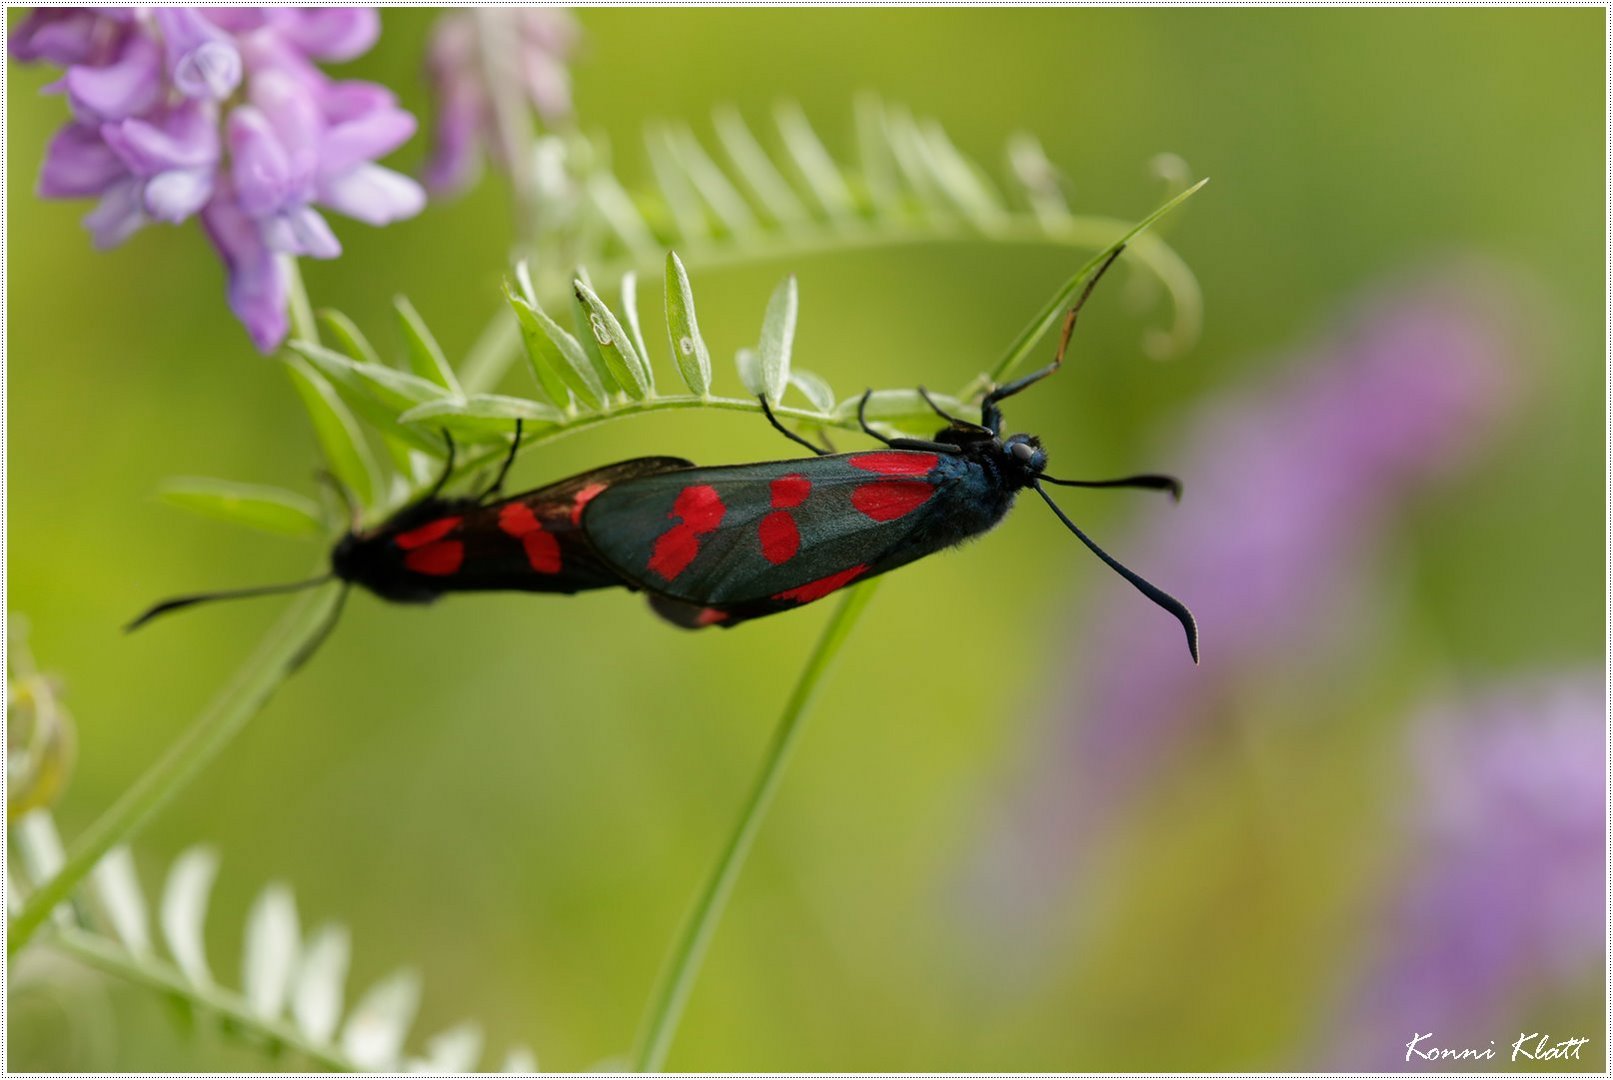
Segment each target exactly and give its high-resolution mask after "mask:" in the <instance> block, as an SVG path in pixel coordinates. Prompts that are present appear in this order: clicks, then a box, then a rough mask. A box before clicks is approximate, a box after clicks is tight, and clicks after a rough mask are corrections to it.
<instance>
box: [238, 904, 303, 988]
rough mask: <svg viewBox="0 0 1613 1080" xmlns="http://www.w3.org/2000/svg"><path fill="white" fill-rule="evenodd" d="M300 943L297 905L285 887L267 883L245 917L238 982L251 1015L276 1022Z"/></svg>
mask: <svg viewBox="0 0 1613 1080" xmlns="http://www.w3.org/2000/svg"><path fill="white" fill-rule="evenodd" d="M301 943H302V931H301V929H300V928H299V926H298V922H297V902H296V900H295V899H294V898H293V897H292V895H291V890H290V889H289V888H287V887H286V886H285V885H282V884H280V883H278V882H276V883H271V884H270V885H268V886H267V887H266V888H265V889H264V890H263V892H261V893H259V894H258V898H257V900H256V901H254V902H253V904H252V909H251V910H250V911H249V912H248V913H247V917H246V943H245V951H244V953H243V956H242V959H241V982H242V985H243V988H244V989H245V991H246V1000H247V1004H248V1005H250V1006H251V1008H252V1012H253V1014H254V1015H256V1016H259V1017H262V1018H263V1019H265V1020H278V1019H280V1015H281V1013H282V1012H284V1011H285V1007H286V995H287V994H288V993H289V991H290V990H291V979H292V975H293V973H294V972H295V971H296V969H297V959H298V957H297V952H298V948H299V946H300V945H301Z"/></svg>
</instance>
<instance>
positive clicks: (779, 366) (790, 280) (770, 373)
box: [757, 274, 799, 404]
mask: <svg viewBox="0 0 1613 1080" xmlns="http://www.w3.org/2000/svg"><path fill="white" fill-rule="evenodd" d="M798 307H799V299H798V297H797V294H796V287H795V275H793V274H792V275H790V276H789V277H787V278H785V279H784V280H783V281H782V282H781V283H780V284H779V287H778V288H776V289H774V290H773V295H772V297H771V298H770V299H769V300H768V301H767V313H766V314H765V315H764V316H763V317H762V339H761V342H760V343H759V344H758V346H757V353H758V354H759V356H760V359H761V365H762V390H763V392H764V393H766V394H767V400H769V401H771V402H773V403H774V404H777V403H778V401H779V399H780V398H782V397H783V396H784V387H785V386H787V385H788V384H789V381H790V350H791V348H792V347H793V346H794V343H795V316H796V311H797V308H798Z"/></svg>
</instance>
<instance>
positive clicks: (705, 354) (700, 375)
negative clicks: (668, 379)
mask: <svg viewBox="0 0 1613 1080" xmlns="http://www.w3.org/2000/svg"><path fill="white" fill-rule="evenodd" d="M666 329H667V337H668V339H669V340H670V341H671V343H672V358H673V359H674V360H676V361H677V363H678V374H680V375H682V376H683V383H684V385H685V386H687V387H688V388H689V392H690V393H693V394H698V395H700V396H701V397H704V396H706V395H707V394H708V393H710V392H711V351H710V350H709V349H707V348H706V342H705V339H704V338H702V337H701V336H700V322H699V320H697V319H696V318H695V313H694V290H693V289H692V288H691V287H690V286H689V274H688V272H687V271H685V270H684V268H683V261H682V260H681V259H679V258H678V255H677V252H675V251H669V252H667V254H666Z"/></svg>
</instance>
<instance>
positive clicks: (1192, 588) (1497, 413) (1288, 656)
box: [965, 275, 1520, 925]
mask: <svg viewBox="0 0 1613 1080" xmlns="http://www.w3.org/2000/svg"><path fill="white" fill-rule="evenodd" d="M1513 295H1515V290H1513V291H1508V290H1506V289H1504V288H1502V283H1501V282H1498V281H1493V280H1490V279H1489V278H1487V277H1480V276H1479V275H1463V276H1458V275H1450V276H1444V277H1439V278H1434V279H1431V280H1428V281H1424V282H1422V283H1412V284H1410V285H1401V286H1399V287H1396V288H1394V289H1393V290H1389V291H1386V293H1385V294H1384V295H1383V296H1381V297H1378V298H1377V299H1376V300H1375V301H1374V302H1372V303H1370V304H1369V305H1367V306H1366V308H1365V310H1364V311H1363V312H1362V313H1361V314H1360V315H1359V317H1358V318H1357V319H1355V320H1354V321H1353V323H1352V324H1350V325H1349V326H1348V327H1347V328H1346V329H1345V330H1344V331H1343V332H1342V333H1340V334H1339V335H1338V336H1337V337H1336V339H1335V340H1333V341H1332V342H1330V343H1328V344H1326V345H1323V346H1320V347H1315V348H1311V349H1308V350H1305V351H1303V352H1300V353H1298V354H1297V355H1295V356H1293V357H1292V358H1290V359H1288V360H1287V361H1286V362H1283V363H1280V364H1278V365H1275V368H1276V370H1277V371H1279V372H1280V374H1279V375H1278V376H1277V377H1276V379H1275V380H1274V381H1273V383H1272V384H1270V385H1266V386H1262V387H1259V388H1256V389H1253V390H1248V391H1242V392H1238V393H1235V394H1234V395H1232V396H1231V397H1229V398H1227V399H1225V400H1221V401H1218V402H1211V403H1210V404H1209V405H1207V406H1206V407H1204V408H1203V409H1202V410H1201V411H1200V413H1199V415H1198V416H1197V418H1196V419H1195V420H1194V421H1192V422H1190V423H1189V425H1188V432H1187V434H1186V437H1185V438H1184V439H1183V440H1182V441H1181V442H1179V443H1178V445H1176V446H1175V447H1174V448H1170V449H1166V450H1164V451H1162V452H1161V454H1160V456H1159V459H1160V460H1161V461H1167V462H1172V461H1179V462H1183V463H1184V469H1185V471H1186V477H1185V479H1186V481H1187V496H1186V498H1185V499H1184V500H1183V502H1182V504H1181V505H1180V506H1178V507H1170V506H1157V507H1151V508H1149V509H1147V510H1146V511H1145V514H1146V517H1145V518H1144V527H1143V529H1142V531H1141V535H1140V536H1138V537H1136V538H1134V539H1133V540H1130V541H1126V542H1116V543H1114V544H1113V546H1112V548H1111V550H1119V551H1123V552H1125V556H1126V561H1127V563H1128V564H1129V565H1130V566H1132V567H1134V568H1136V569H1137V570H1138V571H1139V572H1141V573H1142V574H1144V575H1145V576H1146V577H1148V578H1149V579H1150V580H1152V581H1155V582H1159V583H1161V584H1163V585H1164V586H1166V587H1168V588H1169V589H1170V591H1171V592H1172V593H1173V594H1174V595H1176V596H1179V597H1181V598H1182V600H1183V601H1184V602H1186V603H1187V604H1188V605H1190V606H1191V607H1192V608H1193V610H1194V612H1195V614H1196V615H1197V617H1198V621H1199V626H1200V628H1201V630H1202V633H1203V640H1204V665H1203V666H1202V667H1201V668H1194V667H1193V666H1192V665H1189V664H1185V663H1183V662H1182V659H1183V658H1182V656H1181V655H1180V653H1181V640H1180V637H1179V636H1178V635H1177V634H1176V633H1175V632H1174V629H1175V628H1174V626H1173V625H1172V624H1171V622H1170V620H1169V618H1168V617H1167V616H1164V615H1162V613H1161V612H1159V611H1158V609H1156V608H1154V607H1153V606H1151V605H1148V604H1144V603H1139V602H1138V601H1137V597H1136V595H1135V594H1134V593H1132V592H1131V591H1130V590H1127V589H1125V588H1123V587H1120V588H1114V589H1112V590H1108V591H1106V593H1105V594H1104V597H1103V599H1102V600H1093V601H1088V602H1087V603H1086V604H1084V605H1083V606H1084V608H1085V610H1084V613H1083V615H1082V617H1081V620H1080V628H1081V629H1080V630H1079V631H1078V636H1079V637H1080V638H1081V644H1080V646H1079V647H1078V648H1075V649H1073V650H1072V652H1071V655H1073V656H1076V657H1079V658H1080V660H1079V661H1078V662H1077V663H1075V664H1074V665H1072V668H1071V670H1070V673H1069V675H1068V676H1067V678H1066V681H1065V686H1066V688H1067V689H1066V690H1065V691H1064V692H1063V694H1062V701H1061V704H1060V705H1059V709H1058V713H1057V715H1056V716H1055V717H1053V718H1052V719H1051V723H1050V724H1049V725H1048V727H1047V728H1046V729H1044V730H1043V731H1041V732H1040V733H1038V734H1037V735H1035V736H1034V739H1035V745H1034V746H1033V747H1032V748H1031V750H1030V754H1029V759H1030V760H1029V762H1028V764H1027V765H1026V767H1025V769H1024V771H1023V772H1022V773H1021V775H1020V777H1019V778H1018V780H1017V781H1016V782H1015V783H1014V785H1013V792H1014V793H1013V795H1012V796H1011V797H1010V798H1008V799H1006V800H1005V805H1004V806H1003V808H1002V810H1001V820H1000V821H999V822H998V823H997V824H996V825H995V826H994V827H992V828H991V829H990V831H989V833H988V835H987V836H986V837H985V838H984V842H983V844H982V850H981V851H980V854H979V857H978V860H977V862H976V864H975V866H974V867H973V868H972V869H971V870H970V871H969V882H968V883H967V884H966V886H965V893H966V895H968V896H971V897H973V898H974V899H975V900H976V901H978V902H980V903H981V905H982V907H981V909H980V911H979V912H978V914H985V915H990V916H991V917H992V918H993V919H997V918H1000V919H1001V920H1002V921H1003V923H1004V924H1005V925H1017V924H1018V923H1020V922H1021V921H1024V920H1027V919H1029V918H1030V916H1032V915H1033V914H1035V913H1037V912H1039V911H1041V910H1044V909H1046V908H1047V907H1049V906H1051V905H1054V904H1055V903H1056V902H1057V900H1058V898H1059V897H1060V896H1062V895H1064V893H1063V890H1064V888H1065V887H1066V885H1067V884H1068V883H1069V881H1070V879H1071V876H1072V875H1073V874H1074V872H1075V870H1076V868H1077V866H1078V865H1080V864H1081V861H1082V860H1083V859H1084V858H1085V857H1086V855H1087V853H1088V851H1089V848H1090V846H1091V845H1092V844H1093V843H1094V842H1095V841H1096V840H1097V839H1098V838H1099V837H1101V836H1102V835H1103V834H1104V833H1105V832H1106V831H1107V830H1108V829H1109V827H1110V826H1111V825H1112V824H1113V822H1114V821H1115V820H1117V819H1118V818H1120V817H1122V816H1123V815H1124V814H1125V811H1126V809H1127V808H1128V807H1129V806H1130V805H1132V803H1131V800H1133V799H1137V798H1141V797H1144V796H1145V793H1146V792H1147V791H1148V790H1149V784H1150V780H1151V778H1152V777H1154V776H1155V775H1157V774H1158V773H1159V772H1160V771H1161V770H1162V769H1166V768H1168V767H1169V766H1170V765H1171V764H1173V763H1174V762H1175V760H1176V756H1177V755H1178V754H1180V753H1181V752H1182V748H1183V747H1191V746H1192V745H1194V740H1195V738H1199V739H1202V738H1205V737H1207V736H1208V735H1209V734H1211V733H1212V732H1214V731H1215V730H1217V729H1218V728H1224V726H1225V725H1226V724H1228V723H1230V722H1232V720H1233V718H1236V717H1238V716H1243V715H1248V714H1250V713H1252V712H1253V711H1254V709H1253V707H1252V704H1253V703H1252V702H1251V701H1250V700H1249V698H1248V695H1251V694H1258V692H1259V688H1260V687H1261V686H1262V685H1263V684H1264V683H1267V682H1269V681H1270V679H1271V673H1273V672H1285V671H1286V672H1294V671H1317V670H1321V671H1332V672H1333V673H1332V675H1331V676H1330V677H1332V678H1344V679H1348V678H1349V675H1348V672H1347V671H1346V672H1344V673H1343V674H1340V673H1339V672H1338V671H1336V670H1333V669H1336V668H1337V667H1338V666H1339V665H1341V664H1344V665H1348V664H1349V663H1350V662H1351V661H1350V659H1349V650H1348V649H1347V648H1346V646H1347V645H1349V644H1350V643H1351V642H1352V641H1360V640H1362V639H1364V638H1365V636H1366V635H1365V633H1364V632H1363V631H1364V630H1366V629H1367V628H1370V626H1371V625H1372V624H1371V619H1372V617H1373V616H1372V608H1371V603H1370V597H1371V594H1372V589H1371V582H1372V580H1373V575H1372V573H1371V567H1372V563H1371V557H1372V556H1373V554H1374V553H1375V552H1376V550H1377V548H1378V547H1379V544H1380V541H1381V540H1382V538H1383V536H1384V534H1385V532H1386V531H1387V529H1388V527H1389V525H1390V523H1391V520H1392V518H1393V517H1394V515H1395V514H1396V513H1397V512H1398V511H1399V510H1400V508H1401V507H1402V506H1403V505H1404V504H1405V503H1406V502H1407V501H1408V500H1409V499H1410V498H1412V497H1414V495H1415V494H1416V493H1417V492H1418V491H1419V490H1421V489H1423V488H1424V487H1426V486H1427V485H1428V484H1430V483H1431V482H1433V481H1435V480H1436V479H1437V478H1439V477H1440V476H1442V475H1446V474H1449V473H1451V472H1453V471H1456V470H1459V469H1461V468H1463V467H1464V466H1466V465H1468V464H1470V463H1471V462H1472V461H1473V460H1474V458H1475V456H1476V455H1477V453H1478V452H1479V451H1481V450H1483V449H1484V448H1485V447H1486V446H1487V445H1488V444H1489V443H1491V442H1493V441H1494V439H1495V437H1496V435H1497V431H1498V424H1499V421H1500V420H1501V419H1502V417H1503V414H1504V413H1505V411H1506V409H1507V406H1508V405H1509V404H1510V403H1511V401H1512V399H1513V397H1514V394H1513V391H1514V390H1515V389H1516V387H1515V385H1514V383H1515V381H1516V380H1515V376H1516V375H1517V374H1518V373H1519V371H1520V366H1519V365H1518V363H1517V362H1516V357H1517V356H1518V355H1520V353H1519V350H1518V348H1517V345H1516V341H1515V333H1514V331H1513V323H1514V320H1513V319H1511V318H1509V317H1508V312H1509V310H1510V307H1511V305H1510V304H1509V303H1508V301H1509V300H1510V299H1511V297H1512V296H1513ZM1093 603H1097V604H1098V608H1097V610H1096V611H1094V610H1092V604H1093Z"/></svg>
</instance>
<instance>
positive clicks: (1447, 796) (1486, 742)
mask: <svg viewBox="0 0 1613 1080" xmlns="http://www.w3.org/2000/svg"><path fill="white" fill-rule="evenodd" d="M1410 735H1411V738H1410V740H1409V746H1408V749H1409V751H1410V759H1411V762H1410V766H1411V767H1410V772H1411V774H1412V780H1413V782H1412V784H1411V785H1410V791H1409V792H1408V796H1409V797H1408V800H1407V802H1406V805H1405V806H1404V808H1403V811H1402V816H1403V821H1402V823H1401V829H1400V833H1401V835H1403V836H1405V837H1406V838H1407V844H1406V848H1405V850H1404V851H1403V852H1401V853H1400V855H1399V858H1398V860H1397V863H1398V865H1397V867H1396V868H1395V869H1394V870H1393V871H1392V872H1391V873H1390V874H1388V875H1387V876H1386V878H1385V880H1386V881H1387V882H1389V885H1390V892H1389V895H1387V896H1386V897H1385V899H1384V901H1383V902H1382V903H1381V904H1380V905H1378V906H1377V907H1376V908H1375V909H1373V910H1372V911H1371V912H1370V915H1371V916H1372V918H1373V924H1374V927H1375V929H1376V931H1377V933H1376V934H1375V935H1374V937H1375V940H1373V941H1372V943H1371V945H1370V946H1369V950H1368V955H1369V959H1368V960H1367V962H1366V963H1365V964H1364V965H1363V966H1362V968H1361V969H1360V971H1359V972H1358V978H1356V979H1355V980H1354V982H1353V985H1352V986H1350V988H1349V989H1348V990H1347V992H1346V995H1345V1001H1344V1003H1343V1006H1342V1008H1339V1009H1334V1010H1330V1011H1329V1017H1330V1019H1329V1021H1328V1029H1329V1030H1328V1031H1327V1033H1326V1037H1325V1046H1324V1052H1325V1053H1326V1054H1327V1056H1328V1058H1329V1060H1328V1061H1327V1062H1326V1063H1325V1065H1324V1067H1327V1068H1334V1069H1363V1070H1378V1069H1407V1068H1414V1067H1423V1065H1424V1060H1423V1059H1422V1058H1420V1057H1419V1056H1412V1057H1410V1058H1409V1059H1408V1056H1407V1053H1408V1052H1407V1047H1406V1043H1407V1042H1408V1041H1413V1040H1414V1039H1415V1038H1416V1037H1417V1036H1419V1035H1423V1034H1425V1033H1427V1035H1428V1037H1427V1038H1425V1039H1423V1040H1422V1041H1421V1042H1419V1043H1417V1045H1416V1047H1415V1048H1414V1049H1416V1050H1418V1051H1426V1050H1428V1049H1430V1048H1433V1047H1440V1048H1455V1049H1461V1048H1466V1047H1472V1048H1475V1049H1478V1050H1483V1049H1485V1048H1486V1047H1487V1046H1488V1044H1489V1041H1490V1040H1491V1039H1495V1040H1496V1050H1497V1053H1496V1059H1497V1061H1498V1062H1500V1063H1501V1064H1499V1065H1497V1066H1495V1067H1500V1068H1506V1067H1508V1065H1509V1064H1510V1056H1511V1042H1512V1039H1513V1038H1514V1037H1516V1036H1517V1035H1518V1034H1519V1031H1518V1030H1517V1029H1518V1027H1519V1025H1523V1031H1524V1032H1527V1031H1530V1030H1535V1029H1537V1028H1539V1027H1541V1026H1542V1025H1547V1024H1549V1023H1550V1022H1551V1021H1552V1020H1553V1019H1554V1017H1551V1016H1540V1015H1535V1014H1533V1013H1520V1012H1516V1011H1515V1010H1517V1009H1519V1008H1521V1007H1522V1006H1523V1005H1525V1004H1527V1002H1528V1001H1530V1000H1531V999H1535V1000H1538V999H1540V998H1541V997H1542V996H1543V995H1545V994H1548V993H1554V994H1558V995H1561V994H1565V993H1566V994H1571V993H1573V992H1574V991H1581V992H1583V993H1585V994H1587V996H1589V995H1591V994H1593V993H1594V995H1595V996H1596V997H1597V998H1599V997H1600V988H1601V986H1602V965H1603V963H1604V962H1605V960H1606V956H1607V952H1606V942H1605V940H1604V937H1605V929H1606V923H1605V920H1604V914H1605V907H1604V904H1605V898H1604V895H1603V893H1604V887H1605V884H1606V866H1605V858H1606V850H1607V849H1606V823H1607V805H1606V799H1607V790H1606V775H1605V767H1606V762H1607V758H1606V754H1605V752H1604V748H1603V746H1604V739H1605V737H1606V699H1605V694H1604V690H1603V680H1602V678H1601V676H1600V674H1599V673H1598V672H1596V671H1585V672H1580V673H1577V674H1568V675H1560V676H1550V677H1545V676H1542V677H1537V678H1533V679H1529V680H1522V681H1519V682H1516V683H1513V684H1510V685H1505V686H1502V687H1500V688H1498V689H1496V690H1493V691H1491V692H1489V693H1486V694H1484V695H1482V696H1478V695H1475V696H1472V697H1469V698H1467V699H1465V700H1457V701H1447V702H1445V703H1443V704H1440V705H1438V706H1435V707H1433V708H1431V709H1429V710H1427V711H1426V712H1425V713H1424V714H1423V715H1422V716H1421V717H1420V718H1419V719H1418V720H1417V721H1416V722H1415V724H1414V725H1413V726H1412V728H1411V732H1410ZM1509 1009H1511V1010H1514V1011H1513V1012H1511V1013H1509V1012H1508V1010H1509ZM1589 1014H1590V1013H1589V1012H1588V1013H1587V1015H1589ZM1574 1034H1585V1033H1584V1032H1578V1033H1576V1032H1570V1031H1556V1032H1553V1033H1552V1041H1555V1040H1556V1039H1561V1038H1567V1037H1569V1036H1571V1035H1574ZM1503 1035H1504V1036H1506V1038H1505V1039H1503V1038H1501V1036H1503ZM1408 1061H1409V1064H1408ZM1486 1064H1487V1063H1486ZM1591 1064H1594V1063H1588V1064H1587V1065H1586V1066H1576V1065H1570V1066H1569V1067H1570V1068H1578V1067H1589V1066H1590V1065H1591Z"/></svg>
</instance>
